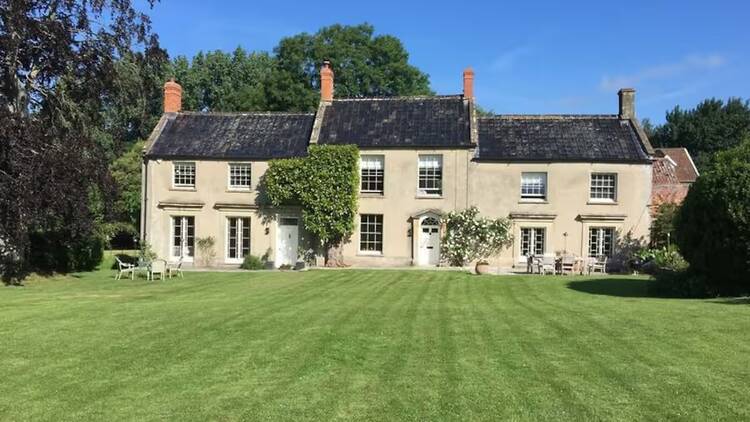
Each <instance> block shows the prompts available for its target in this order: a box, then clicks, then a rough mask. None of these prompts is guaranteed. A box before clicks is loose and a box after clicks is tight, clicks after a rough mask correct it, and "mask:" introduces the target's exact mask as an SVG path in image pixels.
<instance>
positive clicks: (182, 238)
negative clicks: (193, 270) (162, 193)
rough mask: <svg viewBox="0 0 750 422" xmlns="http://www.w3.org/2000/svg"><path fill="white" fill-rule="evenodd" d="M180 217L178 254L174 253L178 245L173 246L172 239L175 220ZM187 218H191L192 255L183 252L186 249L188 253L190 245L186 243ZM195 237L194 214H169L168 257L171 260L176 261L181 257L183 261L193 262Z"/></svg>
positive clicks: (173, 238) (173, 237)
mask: <svg viewBox="0 0 750 422" xmlns="http://www.w3.org/2000/svg"><path fill="white" fill-rule="evenodd" d="M178 218H179V219H180V231H181V233H180V246H179V248H180V252H179V254H175V253H174V252H175V248H176V247H178V246H174V240H175V234H176V233H175V220H176V219H178ZM189 218H192V219H193V245H192V255H188V254H186V253H185V252H186V251H187V252H188V253H190V247H191V246H190V245H188V244H187V239H188V225H187V221H188V219H189ZM196 237H197V227H196V224H195V216H194V215H171V216H169V258H170V260H172V261H178V260H179V259H180V258H182V261H183V262H193V259H194V258H195V239H196Z"/></svg>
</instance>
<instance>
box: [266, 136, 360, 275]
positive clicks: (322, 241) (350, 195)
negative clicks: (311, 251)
mask: <svg viewBox="0 0 750 422" xmlns="http://www.w3.org/2000/svg"><path fill="white" fill-rule="evenodd" d="M263 188H264V191H265V196H266V198H267V199H268V201H269V203H270V204H271V205H273V206H280V205H297V206H299V207H300V208H301V209H302V221H303V222H304V224H305V230H306V231H307V232H309V233H310V234H312V235H313V236H314V237H315V240H316V241H317V242H318V245H319V246H320V247H321V248H323V249H325V250H326V265H327V266H342V265H343V261H342V257H341V246H342V244H343V242H345V241H346V240H348V239H349V237H350V236H351V235H352V233H353V232H354V217H355V216H356V214H357V192H358V190H359V150H358V149H357V147H356V146H354V145H312V146H310V148H309V150H308V156H307V157H305V158H289V159H280V160H272V161H271V162H270V164H269V168H268V171H266V174H265V176H264V180H263Z"/></svg>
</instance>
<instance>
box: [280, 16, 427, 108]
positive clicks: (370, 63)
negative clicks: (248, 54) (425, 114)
mask: <svg viewBox="0 0 750 422" xmlns="http://www.w3.org/2000/svg"><path fill="white" fill-rule="evenodd" d="M274 54H275V58H276V66H277V68H276V70H275V72H274V74H273V78H272V79H271V81H270V84H269V85H268V90H267V95H268V101H269V107H270V108H271V109H273V110H315V108H316V107H317V105H318V99H319V98H320V97H319V89H320V80H319V70H320V64H321V63H322V62H323V60H330V61H331V64H332V66H333V70H334V73H335V89H336V96H338V97H364V96H393V95H429V94H431V93H432V91H431V90H430V84H429V79H428V76H427V75H426V74H425V73H423V72H421V71H420V70H419V69H417V68H416V67H414V66H412V65H410V64H409V62H408V60H409V53H408V52H407V51H406V49H405V48H404V46H403V44H402V43H401V41H400V40H399V39H398V38H396V37H394V36H392V35H375V29H374V28H373V26H372V25H368V24H361V25H355V26H347V25H331V26H328V27H324V28H321V29H320V30H319V31H318V32H316V33H315V34H308V33H302V34H298V35H294V36H292V37H287V38H284V39H282V40H281V41H280V42H279V45H278V46H277V47H276V48H275V49H274Z"/></svg>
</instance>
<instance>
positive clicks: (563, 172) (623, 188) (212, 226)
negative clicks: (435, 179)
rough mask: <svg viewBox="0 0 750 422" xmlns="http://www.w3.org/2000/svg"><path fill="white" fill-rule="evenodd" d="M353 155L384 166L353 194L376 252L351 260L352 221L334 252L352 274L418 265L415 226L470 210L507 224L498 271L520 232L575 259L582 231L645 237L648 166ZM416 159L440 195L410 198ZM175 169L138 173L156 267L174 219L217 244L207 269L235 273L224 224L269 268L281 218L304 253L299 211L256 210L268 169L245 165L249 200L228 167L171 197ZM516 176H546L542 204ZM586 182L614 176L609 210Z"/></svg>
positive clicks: (402, 153)
mask: <svg viewBox="0 0 750 422" xmlns="http://www.w3.org/2000/svg"><path fill="white" fill-rule="evenodd" d="M360 152H361V154H362V155H368V156H380V157H382V159H383V164H384V188H383V193H382V195H381V194H369V193H361V194H360V198H359V214H360V215H363V214H367V215H381V216H382V251H381V252H379V253H376V252H372V251H361V250H360V242H359V240H360V224H359V217H357V221H356V222H355V232H354V234H353V235H352V237H351V239H350V241H349V242H348V243H346V244H345V245H344V250H343V253H344V258H345V261H346V262H347V263H348V264H352V265H354V266H374V267H376V266H409V265H420V264H424V262H420V260H419V256H420V247H423V245H420V236H422V233H423V232H422V230H421V229H422V227H421V224H422V222H423V221H424V219H425V218H429V217H436V218H439V217H440V215H441V214H444V213H447V212H449V211H452V210H458V209H463V208H466V207H469V206H472V205H474V206H477V207H478V208H479V210H480V212H481V214H482V215H484V216H491V217H510V218H511V220H512V222H513V234H514V242H513V246H511V247H510V248H508V249H506V250H505V251H504V252H503V253H502V254H501V255H500V256H498V257H494V258H493V259H492V260H491V264H492V265H494V266H498V267H505V268H508V267H512V266H514V265H515V266H518V265H523V262H524V257H523V256H522V254H521V229H522V228H543V229H545V230H544V252H545V253H557V252H563V251H565V252H568V253H574V254H576V255H579V256H587V255H588V253H589V251H588V248H589V239H588V234H589V229H590V228H594V227H597V228H598V227H605V228H612V229H614V231H615V236H616V238H621V237H622V236H624V235H625V234H627V233H630V235H631V236H632V237H634V238H646V237H647V236H648V229H649V226H650V216H649V213H648V209H649V208H648V206H649V200H650V195H651V166H650V165H648V164H608V163H500V162H483V161H475V160H474V159H473V155H474V151H473V150H472V149H445V150H442V149H397V150H394V149H388V150H377V149H363V150H361V151H360ZM420 155H432V156H436V155H437V156H441V157H442V163H443V167H442V194H441V195H438V196H423V195H420V194H419V193H418V189H417V184H418V182H417V181H418V160H419V156H420ZM180 161H190V160H180ZM174 162H175V161H169V160H149V161H147V162H146V164H145V165H144V175H145V177H146V179H147V181H146V183H145V184H144V186H146V191H145V192H144V193H145V198H146V201H145V202H146V204H145V205H146V206H145V208H144V209H145V215H144V222H145V226H146V227H147V229H145V235H146V239H147V241H148V242H149V243H150V244H151V246H152V248H153V249H154V251H155V252H156V253H157V254H158V255H159V256H160V257H163V258H165V259H168V260H171V261H176V260H178V259H179V257H177V256H175V255H174V254H173V253H171V248H172V246H173V242H172V241H173V239H174V233H173V218H175V217H182V216H192V217H193V218H194V227H195V228H194V230H195V237H196V238H202V237H207V236H212V237H213V238H214V239H215V240H216V246H215V252H216V259H215V262H214V264H216V265H237V261H236V260H233V259H230V258H229V257H228V256H227V250H228V237H227V234H228V218H230V217H240V218H242V217H245V218H249V219H250V222H251V224H250V245H249V251H250V253H251V254H253V255H256V256H263V255H265V256H267V257H268V259H269V260H270V261H272V262H276V263H277V266H278V262H277V261H278V257H277V251H278V247H279V245H278V242H279V227H280V225H279V223H280V221H281V220H280V218H282V217H283V218H297V219H298V222H299V224H298V227H299V234H300V238H299V239H298V240H297V241H298V242H299V244H301V245H302V244H305V234H304V230H303V227H302V223H301V219H299V216H300V215H299V210H296V209H293V208H289V209H268V208H263V207H261V206H259V201H258V194H259V193H258V183H259V181H260V178H261V177H262V175H263V173H264V172H265V171H266V169H267V168H268V162H267V161H249V162H248V163H250V165H251V186H250V189H248V190H232V189H230V188H229V183H228V174H229V163H230V161H220V160H198V161H190V162H194V163H195V168H196V172H195V188H177V187H174V186H173V171H174V170H173V166H174ZM231 162H232V163H235V162H236V161H231ZM524 172H534V173H546V175H547V178H546V180H547V188H546V192H547V193H546V199H545V200H543V201H540V200H534V201H530V200H523V199H521V190H520V187H521V175H522V173H524ZM592 173H606V174H615V175H616V180H617V185H616V191H617V193H616V199H615V201H612V202H596V201H592V200H591V199H590V198H589V188H590V179H591V174H592ZM440 235H441V236H442V233H440ZM197 254H198V255H199V252H198V253H197ZM188 262H189V260H188ZM201 264H202V260H201V257H200V256H197V257H196V260H195V262H194V264H193V265H196V266H199V265H201Z"/></svg>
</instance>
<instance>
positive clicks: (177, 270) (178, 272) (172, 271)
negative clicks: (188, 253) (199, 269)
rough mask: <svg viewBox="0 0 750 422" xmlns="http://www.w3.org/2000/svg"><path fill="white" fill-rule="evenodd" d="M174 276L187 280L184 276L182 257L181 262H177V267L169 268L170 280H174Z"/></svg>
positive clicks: (170, 266)
mask: <svg viewBox="0 0 750 422" xmlns="http://www.w3.org/2000/svg"><path fill="white" fill-rule="evenodd" d="M173 274H175V275H176V276H177V277H180V278H185V276H183V275H182V257H180V260H179V261H178V262H177V265H176V266H172V265H169V266H168V267H167V276H168V277H169V278H172V275H173Z"/></svg>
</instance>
